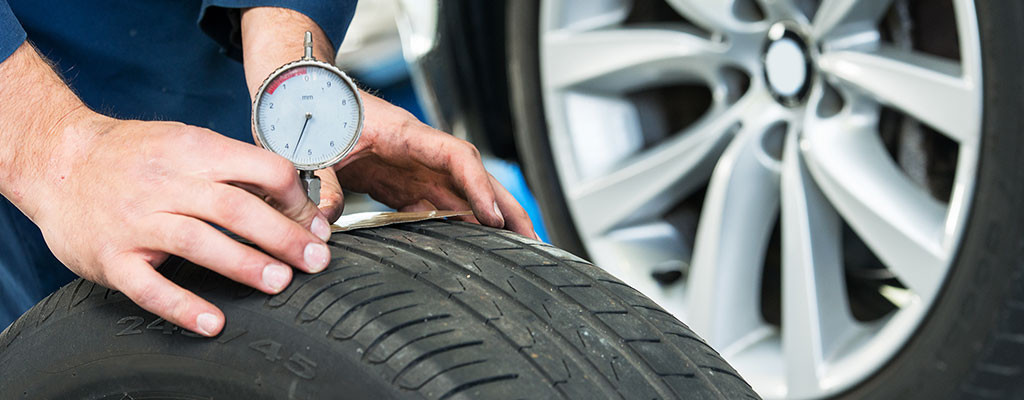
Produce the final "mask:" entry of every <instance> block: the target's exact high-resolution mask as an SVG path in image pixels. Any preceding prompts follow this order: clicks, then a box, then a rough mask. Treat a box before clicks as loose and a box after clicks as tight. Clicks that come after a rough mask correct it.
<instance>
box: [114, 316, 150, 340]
mask: <svg viewBox="0 0 1024 400" xmlns="http://www.w3.org/2000/svg"><path fill="white" fill-rule="evenodd" d="M144 322H146V320H145V319H144V318H142V317H136V316H134V315H130V316H127V317H124V318H121V319H119V320H117V325H128V326H127V327H125V328H124V329H122V330H121V331H120V332H118V333H115V334H114V336H129V335H138V334H140V333H142V330H141V329H138V328H139V326H141V325H142V324H143V323H144Z"/></svg>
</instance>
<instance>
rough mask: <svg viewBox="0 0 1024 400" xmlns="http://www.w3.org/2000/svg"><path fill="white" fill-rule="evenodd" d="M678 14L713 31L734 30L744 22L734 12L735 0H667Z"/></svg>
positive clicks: (740, 27) (739, 29) (739, 27)
mask: <svg viewBox="0 0 1024 400" xmlns="http://www.w3.org/2000/svg"><path fill="white" fill-rule="evenodd" d="M668 4H669V5H671V6H672V8H674V9H675V10H676V12H678V13H679V14H682V15H683V16H685V17H686V18H687V19H689V20H690V21H693V23H695V24H698V25H700V26H701V27H703V28H705V29H708V30H710V31H715V32H736V31H741V30H742V29H743V25H744V24H745V23H744V22H743V21H741V20H740V19H739V18H737V17H736V14H735V6H736V0H668Z"/></svg>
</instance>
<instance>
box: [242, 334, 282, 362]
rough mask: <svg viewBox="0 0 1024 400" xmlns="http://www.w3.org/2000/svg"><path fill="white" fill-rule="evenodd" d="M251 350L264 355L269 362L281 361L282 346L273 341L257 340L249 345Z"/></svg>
mask: <svg viewBox="0 0 1024 400" xmlns="http://www.w3.org/2000/svg"><path fill="white" fill-rule="evenodd" d="M249 348H250V349H253V350H256V351H258V352H260V353H263V358H266V359H267V361H277V360H280V359H281V344H280V343H278V342H275V341H273V340H270V339H263V340H257V341H255V342H252V343H249Z"/></svg>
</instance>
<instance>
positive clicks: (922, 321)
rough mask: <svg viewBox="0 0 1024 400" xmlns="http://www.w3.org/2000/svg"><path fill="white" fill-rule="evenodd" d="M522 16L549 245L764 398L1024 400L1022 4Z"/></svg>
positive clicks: (740, 5) (530, 118)
mask: <svg viewBox="0 0 1024 400" xmlns="http://www.w3.org/2000/svg"><path fill="white" fill-rule="evenodd" d="M510 3H511V4H510V6H509V7H508V9H507V11H508V12H507V21H506V22H507V27H508V35H507V40H508V67H509V68H508V69H509V87H510V91H511V97H512V107H513V110H512V111H513V114H514V116H515V120H516V125H517V132H516V135H517V136H516V140H517V146H518V150H519V154H520V155H521V161H522V163H523V164H524V169H525V172H526V175H527V178H528V181H529V182H530V183H531V185H532V187H533V189H534V191H535V192H536V193H537V195H538V198H539V200H540V202H541V206H542V209H543V210H544V211H545V217H546V218H547V220H548V222H549V225H551V226H550V227H549V230H550V231H553V232H552V233H553V235H552V236H553V237H554V238H555V241H556V243H559V244H562V245H564V246H567V247H569V248H573V247H574V246H576V249H577V250H578V251H579V252H580V253H581V254H584V253H585V254H586V255H588V256H589V257H590V258H591V259H592V260H593V261H594V262H595V263H596V264H597V265H599V266H601V267H603V268H605V269H606V270H607V271H609V272H611V273H612V274H613V275H615V276H617V277H619V278H620V279H623V280H624V281H626V282H627V283H630V284H631V285H633V286H634V287H636V288H638V289H639V290H641V291H642V292H643V293H645V294H647V295H648V296H650V297H651V298H652V299H653V300H655V301H656V302H658V303H659V304H660V305H661V306H662V307H664V308H666V309H667V310H669V311H670V312H672V313H673V314H674V315H676V316H677V317H679V318H680V319H681V320H683V321H685V322H687V323H688V324H690V326H692V327H693V328H694V330H695V331H696V332H698V333H700V334H701V335H702V336H704V337H705V338H706V339H707V340H708V342H709V343H710V344H711V345H712V346H713V347H715V348H716V349H719V351H721V352H722V354H723V356H724V357H725V358H726V359H727V360H729V361H730V363H732V365H733V366H734V367H736V369H737V370H738V371H739V372H740V373H741V374H742V375H743V376H744V377H745V378H747V380H748V381H749V382H750V383H751V384H752V385H753V386H754V388H755V389H756V390H757V391H758V392H759V393H760V394H761V395H763V396H765V397H766V398H823V397H833V396H844V395H845V396H850V397H852V398H864V397H869V398H878V397H881V398H889V397H894V396H899V395H913V396H915V397H925V396H933V397H943V398H945V397H950V396H954V395H955V394H961V395H976V396H977V395H986V396H992V397H1000V398H1001V397H1014V396H1020V395H1021V394H1022V393H1024V380H1021V379H1015V378H1016V377H1018V376H1019V375H1020V374H1021V373H1022V369H1021V368H1020V367H1019V361H1018V360H1019V358H1020V356H1021V355H1024V340H1020V337H1024V336H1021V335H1022V334H1024V315H1022V313H1024V307H1021V306H1020V304H1024V303H1022V302H1021V301H1022V300H1024V292H1022V290H1021V287H1024V282H1022V278H1021V277H1022V274H1024V268H1022V263H1021V261H1020V260H1021V259H1022V258H1021V257H1022V256H1024V252H1022V245H1021V243H1020V240H1019V238H1020V237H1022V235H1024V231H1022V229H1021V226H1020V225H1021V224H1020V223H1021V221H1024V219H1022V218H1021V212H1020V209H1021V207H1020V204H1021V202H1024V191H1022V190H1021V187H1022V185H1020V182H1021V179H1022V178H1024V173H1022V172H1021V168H1020V167H1019V165H1020V162H1019V158H1018V156H1017V154H1016V153H1017V152H1019V149H1021V148H1024V147H1022V145H1024V142H1022V139H1021V135H1020V131H1021V128H1022V120H1024V118H1022V116H1021V114H1022V111H1024V101H1022V99H1024V89H1022V88H1024V79H1022V78H1021V77H1022V74H1021V71H1020V68H1021V67H1020V65H1022V63H1024V59H1022V57H1021V52H1020V49H1019V43H1018V42H1019V38H1020V37H1024V29H1022V25H1024V24H1022V23H1021V21H1024V5H1022V4H1021V3H1020V2H1005V1H984V0H978V1H971V0H944V1H921V0H918V1H911V0H883V1H852V0H822V1H798V0H790V1H762V0H729V1H726V0H722V1H704V0H699V1H698V0H665V1H662V0H635V1H628V0H603V1H571V0H537V1H522V2H521V1H516V2H510Z"/></svg>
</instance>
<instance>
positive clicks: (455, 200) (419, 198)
mask: <svg viewBox="0 0 1024 400" xmlns="http://www.w3.org/2000/svg"><path fill="white" fill-rule="evenodd" d="M362 96H363V101H364V103H365V104H364V107H365V112H366V118H365V126H364V128H363V133H362V137H361V138H360V140H359V144H358V145H356V148H355V150H353V152H352V154H351V155H349V156H348V157H347V158H345V159H344V160H342V162H341V163H339V164H338V165H335V170H336V171H337V177H338V181H340V182H341V186H343V187H345V188H347V189H350V190H354V191H356V192H360V193H368V194H369V195H370V196H371V197H373V198H374V199H375V200H377V201H380V202H382V203H384V204H385V205H387V206H389V207H392V208H395V209H398V210H399V211H422V210H430V209H437V208H440V209H446V210H457V211H461V210H470V209H472V210H473V214H474V216H475V217H476V218H473V221H474V222H477V221H479V222H482V223H483V224H485V225H488V226H492V227H495V228H508V229H509V230H512V231H515V232H518V233H520V234H522V235H525V236H527V237H531V238H537V236H536V233H535V232H534V230H533V223H532V222H531V221H530V216H529V215H527V214H526V211H524V210H523V207H522V206H520V205H519V203H518V202H517V201H516V199H515V198H514V197H512V195H511V194H510V193H509V192H508V190H505V188H504V187H503V186H502V185H501V184H500V183H498V181H497V180H496V179H494V177H493V176H491V175H490V174H489V173H487V171H486V170H485V169H484V166H483V162H482V161H481V159H480V153H479V152H478V151H477V149H476V147H474V146H473V145H472V144H470V143H469V142H466V141H464V140H461V139H458V138H456V137H454V136H452V135H449V134H446V133H444V132H441V131H438V130H435V129H433V128H430V127H428V126H426V125H424V124H422V123H420V122H419V121H418V120H416V118H415V117H414V116H413V115H412V114H409V113H408V112H406V111H405V110H402V109H401V108H398V107H395V106H393V105H391V104H389V103H388V102H386V101H384V100H382V99H380V98H377V97H375V96H373V95H371V94H369V93H366V92H363V93H362ZM321 176H323V175H321ZM325 182H328V181H327V180H325ZM328 188H331V186H330V185H324V188H323V189H322V190H321V193H324V194H323V195H322V197H324V198H331V199H334V198H339V196H340V187H338V188H337V189H335V190H336V191H337V192H336V193H332V191H331V190H328ZM335 204H338V203H335ZM321 208H322V209H323V211H324V213H325V214H328V215H335V214H337V215H340V214H341V212H340V210H337V209H336V208H335V207H321Z"/></svg>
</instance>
